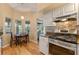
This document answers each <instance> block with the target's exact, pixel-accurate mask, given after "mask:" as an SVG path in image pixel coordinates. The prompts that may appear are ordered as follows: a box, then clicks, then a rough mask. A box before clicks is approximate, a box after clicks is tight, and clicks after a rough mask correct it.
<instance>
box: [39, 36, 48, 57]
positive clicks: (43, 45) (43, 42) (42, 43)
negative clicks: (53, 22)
mask: <svg viewBox="0 0 79 59" xmlns="http://www.w3.org/2000/svg"><path fill="white" fill-rule="evenodd" d="M39 49H40V52H42V53H43V54H46V55H47V54H48V51H49V50H48V49H49V44H48V38H46V37H43V36H40V37H39Z"/></svg>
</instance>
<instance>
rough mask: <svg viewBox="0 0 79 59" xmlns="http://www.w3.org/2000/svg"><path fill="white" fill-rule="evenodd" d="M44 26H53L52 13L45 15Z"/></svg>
mask: <svg viewBox="0 0 79 59" xmlns="http://www.w3.org/2000/svg"><path fill="white" fill-rule="evenodd" d="M44 26H52V12H49V13H47V14H45V16H44Z"/></svg>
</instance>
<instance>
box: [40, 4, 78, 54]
mask: <svg viewBox="0 0 79 59" xmlns="http://www.w3.org/2000/svg"><path fill="white" fill-rule="evenodd" d="M51 13H53V14H51ZM50 14H51V15H52V16H53V17H51V16H49V15H50ZM46 17H48V18H45V20H46V21H47V19H49V20H48V21H47V23H48V22H49V23H48V24H49V25H48V24H47V26H46V22H45V29H44V33H43V34H40V37H39V38H40V39H39V48H40V51H41V52H42V53H44V54H46V55H48V54H50V55H77V54H79V52H78V51H79V50H78V49H79V48H78V46H79V44H78V22H77V21H78V5H76V4H65V5H64V6H61V7H59V8H55V9H53V11H52V12H48V13H47V16H46ZM49 17H50V18H51V20H50V18H49ZM42 19H43V18H42ZM53 19H55V20H53ZM52 20H53V21H52ZM51 25H53V26H51Z"/></svg>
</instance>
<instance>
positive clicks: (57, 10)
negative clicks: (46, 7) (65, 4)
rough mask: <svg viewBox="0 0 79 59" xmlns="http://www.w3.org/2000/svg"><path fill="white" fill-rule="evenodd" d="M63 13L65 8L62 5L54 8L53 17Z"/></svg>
mask: <svg viewBox="0 0 79 59" xmlns="http://www.w3.org/2000/svg"><path fill="white" fill-rule="evenodd" d="M62 15H63V8H62V7H59V8H55V9H53V17H54V18H56V17H60V16H62Z"/></svg>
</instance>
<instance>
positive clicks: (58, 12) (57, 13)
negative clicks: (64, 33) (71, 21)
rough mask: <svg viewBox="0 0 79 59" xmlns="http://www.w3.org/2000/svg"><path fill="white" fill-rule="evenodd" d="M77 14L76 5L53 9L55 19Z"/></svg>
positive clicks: (68, 4) (69, 4)
mask: <svg viewBox="0 0 79 59" xmlns="http://www.w3.org/2000/svg"><path fill="white" fill-rule="evenodd" d="M76 12H77V7H76V5H75V4H74V3H67V4H64V5H63V6H61V7H58V8H54V9H53V16H52V17H54V18H56V17H61V16H65V15H69V14H73V13H76Z"/></svg>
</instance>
